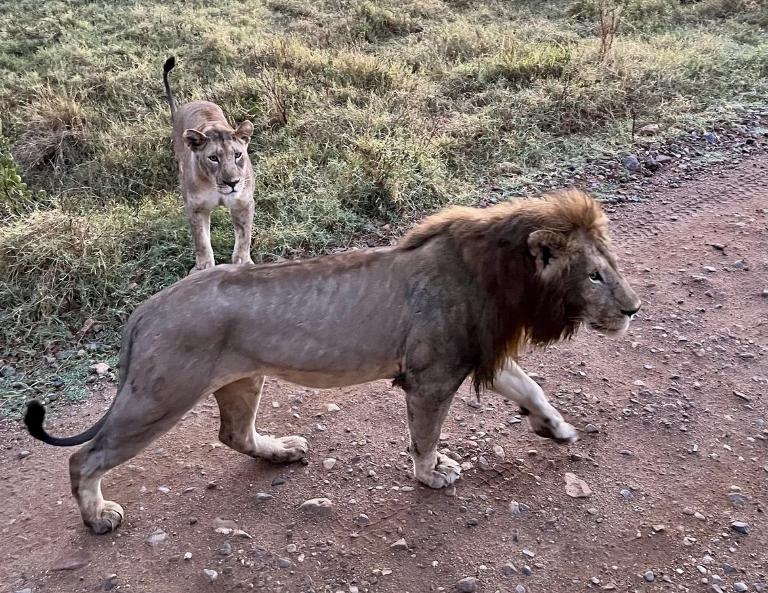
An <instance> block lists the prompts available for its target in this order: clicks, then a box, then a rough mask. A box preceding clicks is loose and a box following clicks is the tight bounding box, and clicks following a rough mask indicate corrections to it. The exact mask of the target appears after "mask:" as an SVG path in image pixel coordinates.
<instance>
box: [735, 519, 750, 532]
mask: <svg viewBox="0 0 768 593" xmlns="http://www.w3.org/2000/svg"><path fill="white" fill-rule="evenodd" d="M731 529H733V530H734V531H735V532H737V533H742V534H744V535H747V534H748V533H749V523H744V522H743V521H734V522H733V523H731Z"/></svg>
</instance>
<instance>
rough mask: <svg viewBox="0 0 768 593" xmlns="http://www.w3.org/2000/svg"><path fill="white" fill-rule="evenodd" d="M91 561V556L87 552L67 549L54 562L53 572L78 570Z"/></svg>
mask: <svg viewBox="0 0 768 593" xmlns="http://www.w3.org/2000/svg"><path fill="white" fill-rule="evenodd" d="M90 561H91V554H90V553H89V552H88V551H87V550H80V549H78V548H66V549H65V550H63V551H62V552H61V553H60V554H59V555H58V556H57V557H56V559H55V560H54V561H53V564H52V565H51V570H77V569H78V568H82V567H83V566H85V565H87V564H88V563H89V562H90Z"/></svg>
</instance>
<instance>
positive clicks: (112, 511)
mask: <svg viewBox="0 0 768 593" xmlns="http://www.w3.org/2000/svg"><path fill="white" fill-rule="evenodd" d="M124 518H125V513H124V512H123V507H121V506H120V505H119V504H117V503H116V502H112V501H111V500H105V501H104V503H103V506H102V507H101V508H100V509H99V511H98V512H97V513H96V518H95V519H88V520H86V521H85V524H86V525H87V526H88V527H90V529H91V531H93V532H94V533H95V534H96V535H102V534H104V533H109V532H110V531H114V530H115V529H117V528H118V526H119V525H120V523H122V522H123V519H124Z"/></svg>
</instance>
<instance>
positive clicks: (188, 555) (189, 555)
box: [184, 552, 192, 560]
mask: <svg viewBox="0 0 768 593" xmlns="http://www.w3.org/2000/svg"><path fill="white" fill-rule="evenodd" d="M184 560H192V552H184Z"/></svg>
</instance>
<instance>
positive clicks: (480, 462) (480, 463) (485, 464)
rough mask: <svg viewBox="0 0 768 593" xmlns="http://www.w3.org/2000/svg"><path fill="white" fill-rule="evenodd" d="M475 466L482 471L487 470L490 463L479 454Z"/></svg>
mask: <svg viewBox="0 0 768 593" xmlns="http://www.w3.org/2000/svg"><path fill="white" fill-rule="evenodd" d="M477 467H478V468H480V469H481V470H483V471H487V470H489V469H490V467H491V464H490V463H488V460H487V459H486V458H485V457H483V456H482V455H481V456H480V457H478V458H477Z"/></svg>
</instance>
